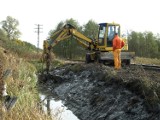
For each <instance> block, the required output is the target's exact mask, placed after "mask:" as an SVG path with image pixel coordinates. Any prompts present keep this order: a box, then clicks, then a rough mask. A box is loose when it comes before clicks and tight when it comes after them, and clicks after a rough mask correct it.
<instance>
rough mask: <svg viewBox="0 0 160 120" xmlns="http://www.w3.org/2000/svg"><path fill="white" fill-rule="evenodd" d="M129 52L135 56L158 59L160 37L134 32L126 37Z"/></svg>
mask: <svg viewBox="0 0 160 120" xmlns="http://www.w3.org/2000/svg"><path fill="white" fill-rule="evenodd" d="M128 44H129V51H134V52H135V53H136V56H138V57H145V58H160V35H159V34H157V35H154V34H153V33H152V32H143V33H141V32H135V31H132V32H131V33H130V34H129V35H128Z"/></svg>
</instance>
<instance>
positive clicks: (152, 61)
mask: <svg viewBox="0 0 160 120" xmlns="http://www.w3.org/2000/svg"><path fill="white" fill-rule="evenodd" d="M134 63H136V64H149V65H160V59H157V58H143V57H136V58H135V60H134Z"/></svg>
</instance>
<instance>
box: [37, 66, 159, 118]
mask: <svg viewBox="0 0 160 120" xmlns="http://www.w3.org/2000/svg"><path fill="white" fill-rule="evenodd" d="M40 78H41V79H40V83H43V85H44V83H45V84H46V87H47V88H43V89H46V90H48V91H50V92H51V94H53V95H57V97H59V98H60V99H61V100H63V101H64V102H65V105H66V106H67V107H68V108H69V109H70V110H72V111H73V113H74V114H75V115H76V116H77V117H78V118H79V119H80V120H133V119H134V120H146V119H149V120H156V119H157V120H158V119H160V115H159V112H160V104H159V103H160V100H159V97H160V95H159V93H160V92H159V90H160V84H159V83H160V81H159V80H160V79H159V78H160V75H159V74H158V72H155V71H145V70H144V69H143V68H141V67H126V68H123V69H121V70H119V71H115V70H114V69H113V67H108V66H104V65H102V64H98V63H97V64H82V63H81V64H67V65H64V66H62V67H59V68H56V69H54V70H52V72H50V75H44V74H43V75H41V77H40ZM43 87H45V86H43Z"/></svg>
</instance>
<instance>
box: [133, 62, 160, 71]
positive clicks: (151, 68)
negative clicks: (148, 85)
mask: <svg viewBox="0 0 160 120" xmlns="http://www.w3.org/2000/svg"><path fill="white" fill-rule="evenodd" d="M131 66H141V67H143V68H144V69H145V70H154V71H160V66H158V65H147V64H131Z"/></svg>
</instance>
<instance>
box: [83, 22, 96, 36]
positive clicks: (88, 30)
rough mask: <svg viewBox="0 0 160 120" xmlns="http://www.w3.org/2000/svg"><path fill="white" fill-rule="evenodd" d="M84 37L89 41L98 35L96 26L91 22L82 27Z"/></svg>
mask: <svg viewBox="0 0 160 120" xmlns="http://www.w3.org/2000/svg"><path fill="white" fill-rule="evenodd" d="M83 27H84V31H83V33H84V35H86V36H88V37H89V38H91V39H95V38H96V37H97V35H98V28H99V26H98V24H97V23H96V22H94V21H93V20H89V21H88V23H87V24H85V25H84V26H83Z"/></svg>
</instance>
